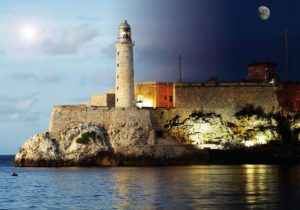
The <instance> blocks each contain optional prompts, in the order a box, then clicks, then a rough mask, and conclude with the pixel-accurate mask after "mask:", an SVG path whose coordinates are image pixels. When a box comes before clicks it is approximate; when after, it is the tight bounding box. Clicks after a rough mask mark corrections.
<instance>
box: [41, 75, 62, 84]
mask: <svg viewBox="0 0 300 210" xmlns="http://www.w3.org/2000/svg"><path fill="white" fill-rule="evenodd" d="M61 79H62V78H61V76H60V75H58V74H56V73H48V74H46V75H44V77H42V78H41V80H40V81H41V82H42V83H56V82H59V81H61Z"/></svg>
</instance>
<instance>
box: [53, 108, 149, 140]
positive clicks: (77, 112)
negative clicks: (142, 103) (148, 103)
mask: <svg viewBox="0 0 300 210" xmlns="http://www.w3.org/2000/svg"><path fill="white" fill-rule="evenodd" d="M86 122H92V123H94V124H96V125H99V126H103V127H104V128H105V129H106V130H109V129H110V128H120V127H124V126H126V127H134V126H136V125H138V124H139V125H143V126H146V127H147V126H148V127H149V128H152V123H151V119H150V111H149V110H147V109H137V108H116V107H95V106H94V107H93V106H91V107H86V106H85V105H69V106H54V110H53V111H52V114H51V119H50V124H49V132H50V134H51V137H52V138H56V139H62V138H63V137H64V136H63V135H64V134H65V132H66V131H67V130H68V129H70V128H72V127H74V126H77V125H78V124H79V123H86Z"/></svg>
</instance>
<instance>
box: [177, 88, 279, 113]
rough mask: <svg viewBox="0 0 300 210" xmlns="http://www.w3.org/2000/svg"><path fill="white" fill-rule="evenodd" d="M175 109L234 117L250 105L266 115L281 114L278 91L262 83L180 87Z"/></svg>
mask: <svg viewBox="0 0 300 210" xmlns="http://www.w3.org/2000/svg"><path fill="white" fill-rule="evenodd" d="M175 97H176V107H177V108H192V109H198V110H201V111H202V112H204V113H209V112H211V113H217V114H221V115H222V116H224V117H231V116H233V115H234V114H235V113H236V112H238V111H241V110H242V109H243V108H245V107H246V106H248V105H253V106H254V107H255V108H261V109H262V110H263V111H264V112H265V113H276V112H279V111H280V108H279V104H278V100H277V96H276V91H275V87H274V86H272V85H270V84H260V83H218V84H216V85H214V86H206V85H205V84H203V83H193V84H190V83H181V84H176V87H175Z"/></svg>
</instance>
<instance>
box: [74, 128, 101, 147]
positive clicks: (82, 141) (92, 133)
mask: <svg viewBox="0 0 300 210" xmlns="http://www.w3.org/2000/svg"><path fill="white" fill-rule="evenodd" d="M90 139H92V140H95V139H96V132H95V131H90V132H86V133H83V134H82V135H81V137H80V138H78V139H77V140H76V143H78V144H84V145H87V144H88V143H89V141H90Z"/></svg>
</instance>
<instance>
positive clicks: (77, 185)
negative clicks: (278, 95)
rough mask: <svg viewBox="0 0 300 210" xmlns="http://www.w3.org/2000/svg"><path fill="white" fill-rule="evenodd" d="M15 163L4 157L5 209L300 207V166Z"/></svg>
mask: <svg viewBox="0 0 300 210" xmlns="http://www.w3.org/2000/svg"><path fill="white" fill-rule="evenodd" d="M12 161H13V156H11V157H4V158H3V157H2V156H0V177H1V179H0V195H1V196H0V209H3V208H30V209H31V208H38V209H40V208H50V209H52V208H73V209H81V208H88V209H94V208H104V209H105V208H108V209H111V208H121V209H124V208H125V209H126V208H169V209H170V208H175V209H181V208H185V209H186V208H267V209H268V208H295V207H299V206H300V166H297V165H295V166H272V165H235V166H224V165H220V166H218V165H206V166H184V167H119V168H118V167H110V168H77V167H72V168H14V167H13V166H12V165H11V164H12ZM13 171H16V172H17V173H18V174H19V176H18V177H11V176H10V175H11V173H12V172H13Z"/></svg>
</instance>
